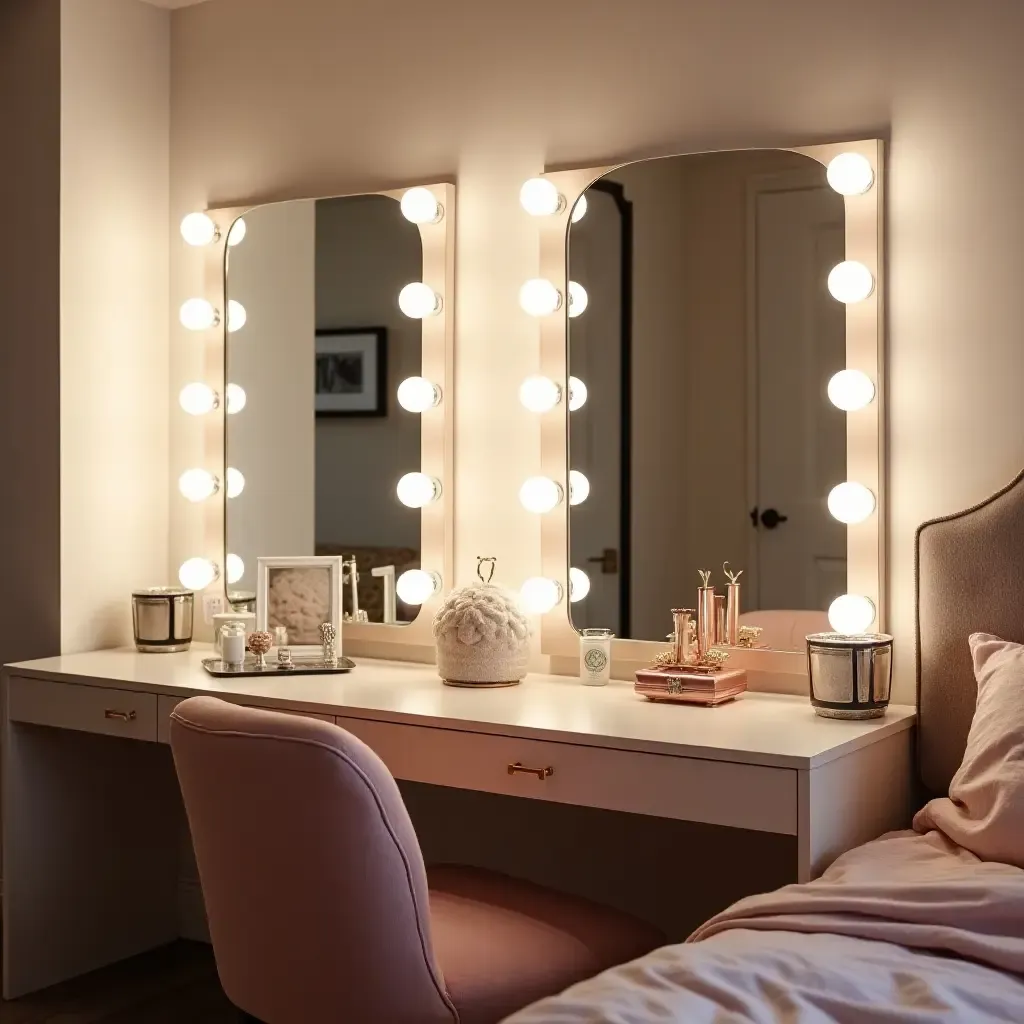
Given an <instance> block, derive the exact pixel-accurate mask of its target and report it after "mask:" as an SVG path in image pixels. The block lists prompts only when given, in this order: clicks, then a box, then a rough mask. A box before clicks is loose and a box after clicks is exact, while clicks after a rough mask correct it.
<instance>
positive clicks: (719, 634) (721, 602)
mask: <svg viewBox="0 0 1024 1024" xmlns="http://www.w3.org/2000/svg"><path fill="white" fill-rule="evenodd" d="M715 643H716V644H724V643H725V594H715Z"/></svg>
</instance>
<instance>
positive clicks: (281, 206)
mask: <svg viewBox="0 0 1024 1024" xmlns="http://www.w3.org/2000/svg"><path fill="white" fill-rule="evenodd" d="M444 189H445V187H443V186H442V187H438V188H436V189H434V194H435V195H436V196H438V197H439V198H438V203H437V214H436V217H435V218H434V219H433V220H432V219H430V218H426V217H425V216H424V215H423V212H422V211H421V210H418V209H416V208H415V205H414V207H413V208H412V213H413V214H414V215H415V217H414V219H418V221H419V222H418V223H417V222H414V220H413V219H409V209H408V208H407V207H408V204H402V203H400V199H401V198H402V197H403V193H402V192H396V193H387V194H383V193H379V194H367V195H355V196H341V197H336V198H326V199H315V200H314V199H309V200H295V201H291V202H281V203H272V204H268V205H264V206H258V207H255V208H253V209H249V210H246V211H245V213H244V223H245V234H244V240H243V241H242V242H241V244H237V245H234V244H231V243H230V242H229V245H228V246H227V248H226V261H227V263H226V292H227V294H226V300H227V309H228V316H227V325H226V326H227V330H226V332H225V339H226V340H225V380H226V382H227V387H226V393H227V409H226V413H227V414H226V415H225V417H224V422H225V463H226V466H227V467H228V468H227V471H226V484H227V487H226V490H227V495H226V512H225V547H226V551H227V560H226V561H227V575H228V580H227V583H228V587H227V589H228V594H229V597H230V598H231V599H232V600H233V601H234V602H236V603H237V602H240V601H244V600H245V599H246V598H247V597H248V596H249V595H254V592H255V591H256V588H257V581H256V572H257V559H258V558H259V557H260V556H276V557H292V556H309V555H331V556H341V557H342V558H343V559H344V575H343V585H342V595H343V597H342V612H343V616H344V619H345V627H344V629H345V631H346V632H347V633H349V634H352V633H355V634H356V635H358V632H359V629H360V628H361V627H362V626H364V625H366V626H374V625H375V624H384V625H386V626H392V627H394V626H403V625H407V624H409V623H412V622H413V621H414V620H416V618H417V616H418V615H419V614H420V613H421V611H422V610H423V609H424V608H426V607H428V606H429V605H430V604H431V603H432V602H433V600H434V598H435V596H438V595H439V594H440V591H441V589H442V588H443V586H444V578H445V576H447V575H448V574H449V573H448V562H449V554H450V550H449V548H450V545H449V543H448V541H447V539H446V535H447V531H446V528H445V520H446V517H445V512H444V506H445V498H446V497H447V494H446V485H447V483H448V481H447V479H446V476H447V468H448V455H449V451H450V424H449V423H448V422H447V420H446V415H445V403H446V401H450V396H449V395H448V394H447V389H448V385H449V382H450V374H449V369H450V348H451V346H450V324H448V323H447V320H448V318H447V310H445V301H444V291H445V286H446V284H447V283H450V282H449V280H448V273H447V270H448V268H449V267H450V259H449V258H448V256H447V254H446V253H447V248H448V237H449V226H448V225H445V224H443V223H441V220H442V218H443V217H444V216H445V215H446V214H447V215H448V216H449V217H450V214H451V211H450V209H447V210H446V209H445V196H446V193H445V191H444ZM414 191H415V192H418V193H423V192H425V191H427V190H424V189H417V190H414ZM418 198H419V199H420V201H421V203H420V205H421V206H422V205H423V202H425V201H426V200H427V199H429V193H428V195H427V196H423V195H422V194H421V195H420V196H419V197H418ZM449 205H450V203H449ZM403 210H405V213H404V214H403ZM448 298H449V299H450V298H451V296H448ZM236 304H237V305H236ZM239 309H244V322H240V320H241V317H240V315H239V313H238V311H239ZM243 396H244V397H243ZM232 556H235V557H234V558H233V557H232ZM403 574H406V575H405V577H404V580H403ZM410 574H411V575H410ZM425 580H426V581H427V582H428V583H430V586H424V581H425ZM409 581H411V582H412V584H415V585H408V582H409ZM403 583H406V584H407V585H404V586H403ZM298 598H299V599H301V595H298ZM426 620H427V621H428V622H429V615H427V616H426ZM378 628H379V627H378ZM401 632H405V631H401Z"/></svg>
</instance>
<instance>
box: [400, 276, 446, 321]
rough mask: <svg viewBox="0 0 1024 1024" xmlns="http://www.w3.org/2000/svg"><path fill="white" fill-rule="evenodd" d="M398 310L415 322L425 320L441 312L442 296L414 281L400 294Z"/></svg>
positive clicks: (425, 285)
mask: <svg viewBox="0 0 1024 1024" xmlns="http://www.w3.org/2000/svg"><path fill="white" fill-rule="evenodd" d="M398 308H399V309H400V310H401V311H402V312H403V313H404V314H405V315H406V316H407V317H411V318H412V319H413V320H425V319H426V318H427V317H428V316H434V315H435V314H437V313H440V312H441V296H440V295H438V294H437V292H435V291H434V289H433V288H431V287H430V285H427V284H423V282H422V281H413V282H411V283H410V284H407V285H406V286H405V287H404V288H403V289H402V290H401V291H400V292H399V293H398Z"/></svg>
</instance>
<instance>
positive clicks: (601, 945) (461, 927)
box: [427, 866, 664, 1024]
mask: <svg viewBox="0 0 1024 1024" xmlns="http://www.w3.org/2000/svg"><path fill="white" fill-rule="evenodd" d="M427 877H428V882H429V886H430V923H431V930H432V932H433V939H434V951H435V953H436V955H437V959H438V962H439V965H440V967H441V972H442V974H443V975H444V981H445V987H446V988H447V989H448V994H449V995H450V996H451V999H452V1002H453V1003H454V1004H455V1006H456V1008H457V1009H458V1011H459V1020H460V1024H497V1022H499V1021H501V1020H503V1019H504V1018H505V1017H507V1016H508V1015H509V1014H511V1013H515V1012H516V1011H517V1010H521V1009H522V1008H523V1007H524V1006H528V1005H529V1004H530V1003H532V1002H535V1001H536V1000H537V999H542V998H544V997H545V996H549V995H554V994H556V993H558V992H561V991H562V990H563V989H565V988H567V987H568V986H569V985H572V984H575V983H576V982H577V981H582V980H583V979H584V978H589V977H592V976H593V975H595V974H597V973H599V972H600V971H603V970H606V969H607V968H609V967H612V966H615V965H616V964H621V963H624V962H626V961H628V960H633V959H636V957H639V956H643V954H645V953H649V952H650V951H651V950H652V949H654V948H656V947H657V946H659V945H662V944H663V942H664V937H663V936H662V935H661V934H660V933H659V932H658V931H657V930H656V929H655V928H652V927H651V926H650V925H648V924H645V923H643V922H642V921H638V920H637V919H636V918H633V917H630V916H629V915H628V914H624V913H621V912H620V911H617V910H611V909H609V908H607V907H602V906H599V905H598V904H596V903H591V902H589V901H588V900H584V899H579V898H577V897H575V896H568V895H565V894H563V893H557V892H553V891H552V890H550V889H544V888H542V887H541V886H539V885H533V884H531V883H530V882H523V881H520V880H518V879H514V878H509V877H508V876H506V875H499V874H495V873H492V872H489V871H482V870H480V869H477V868H466V867H447V866H445V867H438V868H433V869H429V870H428V872H427Z"/></svg>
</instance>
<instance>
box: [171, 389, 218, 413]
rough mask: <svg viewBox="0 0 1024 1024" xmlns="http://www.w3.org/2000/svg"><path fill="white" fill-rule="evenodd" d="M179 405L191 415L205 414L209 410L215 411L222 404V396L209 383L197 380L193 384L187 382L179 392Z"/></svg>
mask: <svg viewBox="0 0 1024 1024" xmlns="http://www.w3.org/2000/svg"><path fill="white" fill-rule="evenodd" d="M178 405H180V406H181V408H182V409H184V411H185V412H187V413H188V414H189V416H203V415H205V414H206V413H208V412H213V410H214V409H216V408H217V406H218V405H220V398H219V397H218V396H217V392H216V391H214V390H213V388H211V387H210V386H209V385H207V384H203V383H200V382H198V381H197V382H195V383H193V384H186V385H185V386H184V387H183V388H182V389H181V391H179V392H178Z"/></svg>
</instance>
